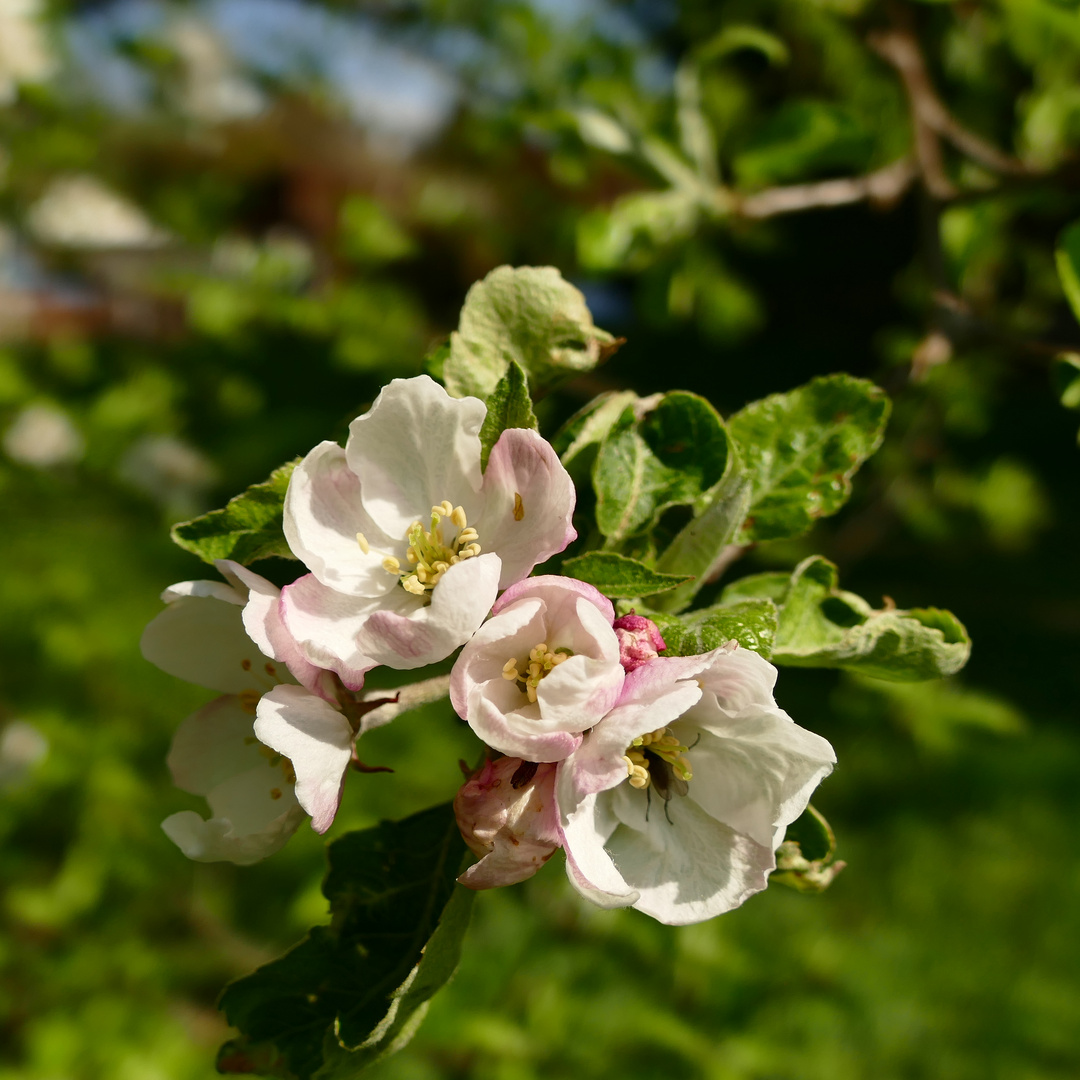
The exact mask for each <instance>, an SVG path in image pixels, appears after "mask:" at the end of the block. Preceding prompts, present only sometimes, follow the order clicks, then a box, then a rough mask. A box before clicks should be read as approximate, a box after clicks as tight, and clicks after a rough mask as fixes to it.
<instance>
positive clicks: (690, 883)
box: [606, 781, 776, 926]
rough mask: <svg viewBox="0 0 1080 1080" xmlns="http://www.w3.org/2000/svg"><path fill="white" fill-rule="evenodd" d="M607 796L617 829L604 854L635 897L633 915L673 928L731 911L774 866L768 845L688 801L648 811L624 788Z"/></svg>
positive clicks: (759, 887)
mask: <svg viewBox="0 0 1080 1080" xmlns="http://www.w3.org/2000/svg"><path fill="white" fill-rule="evenodd" d="M693 782H694V781H692V783H693ZM609 798H610V799H611V801H612V810H613V812H614V814H615V816H616V817H617V818H618V819H619V821H620V825H619V826H618V827H617V828H616V829H615V830H614V832H613V833H612V834H611V836H610V838H609V839H608V841H607V845H606V846H607V850H608V851H609V852H610V854H611V858H612V860H613V861H614V863H615V865H616V866H617V867H618V868H619V874H620V875H621V876H622V878H623V880H624V881H625V882H626V884H627V886H628V887H630V888H632V889H634V890H636V891H637V892H638V893H639V894H640V895H639V898H638V899H637V900H636V901H635V902H634V907H635V908H637V909H638V911H643V912H644V913H645V914H646V915H651V916H652V917H653V918H654V919H657V920H658V921H660V922H662V923H667V924H669V925H671V926H682V925H685V924H687V923H695V922H701V921H703V920H704V919H711V918H713V916H715V915H721V914H723V913H724V912H725V911H731V910H732V909H734V908H737V907H738V906H739V905H740V904H742V903H743V902H744V901H745V900H747V899H748V898H749V897H751V896H752V895H753V894H754V893H756V892H760V891H761V890H762V889H764V888H765V886H766V884H767V883H768V876H769V872H770V871H771V870H772V869H773V868H774V867H775V865H776V861H775V857H774V855H773V849H772V847H770V846H767V845H761V844H757V843H755V842H754V840H752V839H751V838H750V837H748V836H743V835H742V834H740V833H739V832H737V831H736V830H734V829H732V828H731V827H730V826H728V825H725V824H724V823H722V822H719V821H717V820H716V819H715V818H713V817H711V816H710V815H709V814H707V813H706V812H705V811H704V810H703V809H702V808H701V807H700V806H699V805H698V804H697V803H696V802H695V801H694V800H693V799H691V798H674V799H672V800H671V802H670V803H669V804H668V806H667V807H664V806H663V805H662V803H661V800H660V799H658V798H656V797H655V796H654V797H653V799H652V800H651V805H650V804H649V803H648V802H647V801H646V800H645V799H643V798H641V792H637V791H634V789H633V788H631V787H630V786H629V785H624V786H623V787H621V788H617V789H616V790H615V791H614V792H612V793H611V795H610V796H609ZM665 809H667V811H668V814H667V815H666V814H665V813H664V811H665ZM646 815H647V819H646ZM669 815H670V818H671V821H670V822H669V821H668V816H669Z"/></svg>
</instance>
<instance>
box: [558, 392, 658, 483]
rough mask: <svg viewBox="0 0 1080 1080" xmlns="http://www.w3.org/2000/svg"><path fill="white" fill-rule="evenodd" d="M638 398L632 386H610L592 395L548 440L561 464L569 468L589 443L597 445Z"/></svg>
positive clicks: (635, 404) (583, 453)
mask: <svg viewBox="0 0 1080 1080" xmlns="http://www.w3.org/2000/svg"><path fill="white" fill-rule="evenodd" d="M641 400H642V399H641V398H639V397H638V396H637V394H635V393H634V392H633V390H612V391H609V392H608V393H606V394H600V395H599V396H598V397H595V398H593V399H592V401H590V402H589V404H588V405H586V406H585V407H584V408H583V409H579V410H578V411H577V412H576V413H574V415H573V416H571V417H570V419H569V420H567V421H566V423H565V424H563V426H562V427H561V428H560V429H559V430H558V431H557V432H556V433H555V437H554V438H553V439H552V440H551V445H552V446H553V447H554V448H555V452H556V453H557V454H558V455H559V457H560V459H561V460H562V463H563V465H564V466H565V467H566V468H567V469H570V468H571V467H572V466H575V465H577V464H578V461H579V459H580V458H582V456H583V455H586V451H588V450H589V448H590V447H599V446H600V444H601V443H602V442H603V441H604V437H605V436H606V435H607V433H608V432H609V431H610V430H611V429H612V428H613V427H614V426H615V425H616V424H617V423H618V422H619V418H620V417H621V416H622V414H623V413H624V412H625V411H626V409H627V408H630V407H635V406H637V405H638V402H640V401H641Z"/></svg>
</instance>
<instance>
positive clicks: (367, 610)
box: [279, 574, 404, 690]
mask: <svg viewBox="0 0 1080 1080" xmlns="http://www.w3.org/2000/svg"><path fill="white" fill-rule="evenodd" d="M398 591H399V592H401V593H404V590H403V589H399V590H398ZM385 602H386V601H385V600H383V601H380V600H371V599H365V598H362V597H356V596H347V595H345V594H344V593H339V592H337V591H336V590H334V589H330V588H327V587H326V586H325V585H323V584H322V583H321V582H320V581H319V580H318V579H317V578H316V577H315V575H314V574H305V575H304V576H303V577H302V578H298V579H297V580H296V581H294V582H293V583H292V584H291V585H286V586H285V588H284V589H282V590H281V601H280V606H279V611H280V613H281V617H282V620H283V621H284V624H285V628H286V630H287V632H288V633H289V635H290V636H291V637H292V638H293V639H294V640H295V641H296V643H297V648H298V649H299V651H300V653H301V655H302V656H303V657H304V658H305V659H306V660H307V661H308V662H309V663H311V664H313V665H314V666H315V667H318V668H326V669H328V670H330V671H333V672H336V673H337V675H338V677H339V678H340V679H341V681H342V682H343V683H344V684H345V686H346V687H348V689H350V690H359V689H360V688H361V687H363V685H364V676H365V675H366V674H367V673H368V672H369V671H370V670H371V669H372V668H373V667H375V665H376V663H377V661H375V660H373V659H372V658H371V657H370V656H366V655H365V654H364V653H363V652H361V650H360V648H359V647H358V645H357V635H358V633H359V631H360V629H361V627H362V626H363V625H364V623H365V622H366V620H367V619H368V618H369V617H370V616H371V614H372V612H373V611H375V610H377V608H378V605H379V604H380V603H385Z"/></svg>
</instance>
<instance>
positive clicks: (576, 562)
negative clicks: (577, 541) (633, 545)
mask: <svg viewBox="0 0 1080 1080" xmlns="http://www.w3.org/2000/svg"><path fill="white" fill-rule="evenodd" d="M562 572H563V573H564V574H566V575H567V576H568V577H572V578H577V579H578V581H584V582H587V583H588V584H589V585H594V586H595V587H596V588H597V589H599V590H600V591H601V592H602V593H603V594H604V595H605V596H608V597H610V598H611V599H612V600H622V599H629V598H632V597H635V596H646V595H648V594H649V593H659V592H664V591H666V590H667V589H674V588H677V587H678V586H680V585H683V584H685V583H686V582H687V581H689V580H690V579H689V578H686V577H681V576H679V575H678V574H661V573H658V572H657V571H656V570H651V569H650V568H649V567H648V566H646V565H645V564H644V563H642V562H638V561H637V559H630V558H628V557H627V556H625V555H619V554H616V553H615V552H614V551H589V552H586V553H585V554H584V555H578V556H577V557H576V558H574V559H567V560H566V561H565V562H564V563H563V565H562Z"/></svg>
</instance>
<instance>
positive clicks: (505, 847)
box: [454, 757, 562, 889]
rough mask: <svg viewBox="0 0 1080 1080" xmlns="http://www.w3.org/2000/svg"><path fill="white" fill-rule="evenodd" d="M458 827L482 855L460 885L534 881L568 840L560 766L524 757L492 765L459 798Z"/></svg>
mask: <svg viewBox="0 0 1080 1080" xmlns="http://www.w3.org/2000/svg"><path fill="white" fill-rule="evenodd" d="M454 814H455V816H456V817H457V823H458V828H459V829H460V830H461V835H462V836H463V837H464V839H465V843H466V844H468V846H469V850H470V851H472V852H473V853H474V854H476V855H479V856H480V861H479V862H476V863H473V865H472V866H470V867H469V868H468V870H466V871H465V872H464V873H463V874H462V875H461V877H459V878H458V881H460V882H461V884H462V885H467V886H468V887H469V888H470V889H492V888H495V887H496V886H499V885H514V884H516V883H517V882H519V881H524V880H525V879H526V878H530V877H532V876H533V874H535V873H536V871H537V870H539V869H540V867H541V866H543V865H544V863H546V862H547V861H548V859H550V858H551V856H552V855H553V854H554V852H555V849H556V848H557V847H559V845H560V843H561V842H562V841H561V840H560V837H559V815H558V812H557V810H556V808H555V766H554V765H537V764H535V763H532V762H527V761H522V760H521V759H520V758H511V757H503V758H499V759H498V760H496V761H487V762H485V763H484V767H483V768H482V769H481V770H480V771H479V772H478V773H477V774H476V775H475V776H473V777H471V778H470V779H469V780H467V781H466V782H465V783H464V784H463V785H462V787H461V789H460V790H459V791H458V793H457V797H456V798H455V799H454Z"/></svg>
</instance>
